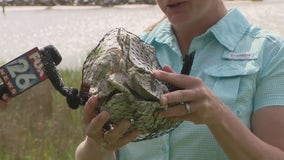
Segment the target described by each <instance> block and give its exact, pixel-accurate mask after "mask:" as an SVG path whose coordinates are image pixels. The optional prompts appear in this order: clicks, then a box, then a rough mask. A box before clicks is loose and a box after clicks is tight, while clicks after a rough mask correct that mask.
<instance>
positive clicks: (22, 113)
mask: <svg viewBox="0 0 284 160" xmlns="http://www.w3.org/2000/svg"><path fill="white" fill-rule="evenodd" d="M60 73H61V75H62V77H63V80H64V81H65V83H66V84H67V85H68V86H73V87H76V88H78V86H79V85H80V83H81V72H80V71H79V70H78V71H69V70H64V71H60ZM81 112H82V107H81V108H79V109H77V110H72V109H69V108H68V107H67V103H66V101H65V98H64V97H63V96H61V95H60V94H59V93H58V92H57V91H56V90H55V89H54V88H53V87H52V85H51V84H50V83H49V81H48V80H46V81H45V82H42V83H41V84H39V85H37V86H35V87H33V88H32V89H30V90H29V91H28V92H25V93H23V94H22V95H19V96H17V97H15V98H14V99H13V100H12V101H11V103H9V107H8V108H7V109H6V110H4V111H0V121H1V123H0V159H1V160H38V159H42V160H56V159H58V160H72V159H74V151H75V149H76V146H77V145H78V144H79V142H80V141H82V139H83V137H84V129H83V126H82V123H81V115H82V114H81Z"/></svg>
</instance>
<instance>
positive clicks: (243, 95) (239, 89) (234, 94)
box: [204, 60, 260, 117]
mask: <svg viewBox="0 0 284 160" xmlns="http://www.w3.org/2000/svg"><path fill="white" fill-rule="evenodd" d="M259 68H260V67H259V65H258V64H257V63H256V62H255V61H254V60H243V61H240V60H223V61H222V62H221V63H219V64H217V65H214V66H211V67H209V68H207V69H205V70H204V73H205V79H204V82H205V84H206V85H207V86H208V87H209V88H210V89H211V90H212V91H213V92H214V93H215V94H216V95H217V96H218V97H219V98H220V99H221V100H222V102H223V103H225V104H226V105H227V106H228V107H229V108H231V109H232V110H233V111H234V112H235V113H236V114H237V115H238V116H239V117H241V116H247V115H248V116H249V114H250V113H251V108H252V105H253V94H254V90H255V77H256V73H257V72H258V71H259Z"/></svg>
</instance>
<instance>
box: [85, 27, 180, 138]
mask: <svg viewBox="0 0 284 160" xmlns="http://www.w3.org/2000/svg"><path fill="white" fill-rule="evenodd" d="M160 68H161V67H160V65H159V62H158V60H157V58H156V57H155V54H154V48H153V47H152V46H151V45H148V44H146V43H144V42H143V41H142V40H140V39H139V37H137V36H136V35H134V34H132V33H130V32H128V31H126V30H125V29H122V28H117V29H113V30H111V31H110V32H108V33H107V34H106V35H105V36H104V37H103V39H102V40H101V41H100V42H99V44H98V45H97V46H96V48H95V49H94V50H92V51H91V52H90V53H89V55H88V57H87V58H86V60H85V62H84V65H83V80H82V82H83V84H87V85H90V87H91V88H90V90H89V92H90V93H91V94H97V95H98V96H99V99H100V105H99V108H100V110H99V112H100V111H102V110H107V111H108V112H110V114H111V119H110V121H109V123H108V125H109V127H108V128H112V127H115V125H116V124H117V123H119V122H120V121H121V120H124V119H128V120H130V121H131V127H130V128H129V130H128V132H130V131H132V130H136V129H138V130H139V131H140V133H141V134H140V136H139V137H138V138H137V139H136V140H135V141H142V140H146V139H151V138H155V137H158V136H160V135H163V134H165V133H168V132H169V131H171V130H173V129H174V128H176V127H177V126H178V125H179V124H180V122H177V123H176V122H172V121H169V120H167V119H164V118H160V117H159V116H158V113H159V112H160V111H161V110H165V109H167V107H168V106H166V105H160V104H159V98H160V96H161V95H162V94H164V93H166V92H168V88H167V86H166V85H165V84H164V83H162V82H161V81H158V80H157V79H155V78H153V77H152V75H151V72H152V71H153V70H156V69H160Z"/></svg>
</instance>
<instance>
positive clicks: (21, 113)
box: [0, 0, 284, 160]
mask: <svg viewBox="0 0 284 160" xmlns="http://www.w3.org/2000/svg"><path fill="white" fill-rule="evenodd" d="M225 3H226V5H227V7H228V9H230V8H236V7H237V8H239V9H240V10H241V11H242V12H243V13H244V15H245V16H246V17H247V18H248V19H249V21H250V22H251V23H253V24H255V25H257V26H260V27H262V28H265V29H267V30H270V31H272V32H274V33H275V34H279V35H281V36H284V27H283V26H284V13H283V9H284V1H283V0H263V1H259V0H257V1H256V0H255V1H248V0H244V1H238V0H231V1H226V2H225ZM0 4H1V6H2V12H0V55H1V56H0V57H1V58H0V65H2V64H5V63H6V62H8V61H10V60H12V59H14V58H16V57H17V56H19V55H21V54H23V53H24V52H26V51H28V50H30V49H32V48H34V47H39V48H42V47H44V46H46V45H49V44H52V45H54V46H55V47H56V48H57V49H58V50H59V52H60V53H61V56H62V58H63V60H62V62H61V64H59V66H58V69H59V72H60V74H61V76H62V77H63V80H64V82H65V83H66V85H67V86H73V87H75V88H79V85H80V83H81V67H82V64H83V62H84V60H85V58H86V56H87V54H88V52H89V51H90V50H91V49H93V48H94V47H95V46H96V45H97V44H98V41H99V40H100V39H101V38H102V37H103V36H104V34H105V33H106V32H108V31H109V30H111V29H113V28H117V27H123V28H125V29H127V30H128V31H130V32H132V33H134V34H141V33H143V31H144V30H145V29H146V28H147V27H148V26H150V25H151V24H153V23H155V22H156V21H158V20H159V19H161V18H162V17H163V14H162V12H161V11H160V10H159V7H158V6H157V5H156V4H155V1H154V0H0ZM4 4H5V5H4ZM81 115H82V107H81V108H79V109H77V110H72V109H69V108H68V107H67V104H66V102H65V99H64V97H62V96H61V95H60V94H59V93H58V92H57V91H55V89H54V88H53V87H52V86H51V84H50V83H49V81H48V80H46V81H45V82H43V83H41V84H39V85H37V86H35V87H33V88H32V89H30V90H29V91H28V92H25V93H23V94H21V95H19V96H17V97H15V98H14V99H13V100H12V101H11V102H10V103H9V107H8V108H7V109H5V110H2V111H0V121H1V123H0V160H38V159H43V160H54V159H59V160H72V159H74V151H75V149H76V146H77V145H78V144H79V143H80V142H81V141H82V140H83V139H84V127H83V125H82V123H81Z"/></svg>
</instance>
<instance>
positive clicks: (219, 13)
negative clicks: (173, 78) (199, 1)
mask: <svg viewBox="0 0 284 160" xmlns="http://www.w3.org/2000/svg"><path fill="white" fill-rule="evenodd" d="M216 5H217V4H216ZM216 8H219V9H216ZM216 8H214V9H212V11H211V12H208V14H207V16H205V17H203V18H202V19H200V20H199V21H197V22H195V23H190V24H187V23H184V24H181V25H176V26H172V29H173V31H174V33H175V35H176V37H177V41H178V44H179V48H180V51H181V53H182V54H183V55H186V54H188V52H189V47H190V44H191V42H192V40H193V39H194V38H195V37H197V36H199V35H201V34H203V33H205V32H206V31H207V30H208V29H209V28H210V27H212V26H213V25H214V24H216V23H217V22H218V21H219V20H220V19H222V18H223V17H224V16H225V15H226V14H227V12H228V11H227V9H226V8H225V6H224V5H222V4H221V6H216Z"/></svg>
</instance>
